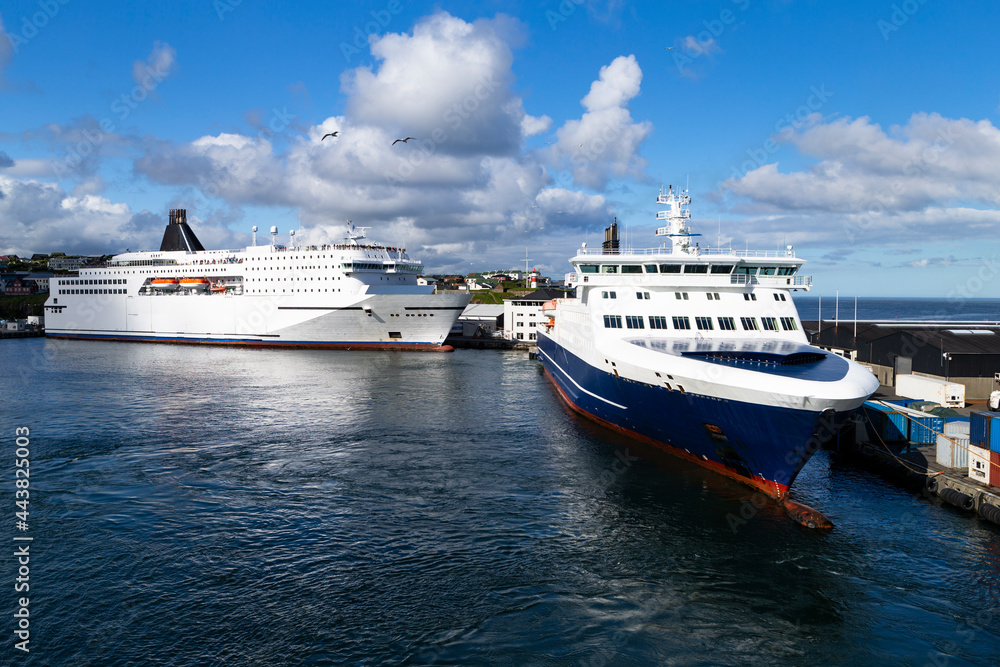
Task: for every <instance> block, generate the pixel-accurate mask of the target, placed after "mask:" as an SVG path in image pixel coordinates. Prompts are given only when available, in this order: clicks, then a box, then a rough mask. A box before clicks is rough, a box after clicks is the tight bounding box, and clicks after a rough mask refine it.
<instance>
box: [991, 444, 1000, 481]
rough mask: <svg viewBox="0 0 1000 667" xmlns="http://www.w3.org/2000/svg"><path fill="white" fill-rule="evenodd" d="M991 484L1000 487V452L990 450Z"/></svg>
mask: <svg viewBox="0 0 1000 667" xmlns="http://www.w3.org/2000/svg"><path fill="white" fill-rule="evenodd" d="M990 462H991V464H992V465H990V486H996V487H1000V452H993V451H991V452H990Z"/></svg>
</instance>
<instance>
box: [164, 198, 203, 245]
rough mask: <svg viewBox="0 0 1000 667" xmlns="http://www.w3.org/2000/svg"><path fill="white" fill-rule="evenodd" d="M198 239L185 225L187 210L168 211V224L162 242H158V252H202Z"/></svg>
mask: <svg viewBox="0 0 1000 667" xmlns="http://www.w3.org/2000/svg"><path fill="white" fill-rule="evenodd" d="M204 249H205V246H203V245H202V244H201V241H199V240H198V237H197V236H195V235H194V232H193V231H191V228H190V227H188V223H187V210H186V209H183V208H172V209H170V222H169V223H168V224H167V229H166V230H165V231H164V232H163V241H161V242H160V252H170V251H175V250H185V251H187V252H194V251H195V250H204Z"/></svg>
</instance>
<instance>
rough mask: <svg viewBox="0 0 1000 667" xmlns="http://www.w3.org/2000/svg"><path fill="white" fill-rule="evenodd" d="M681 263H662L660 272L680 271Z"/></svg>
mask: <svg viewBox="0 0 1000 667" xmlns="http://www.w3.org/2000/svg"><path fill="white" fill-rule="evenodd" d="M680 272H681V265H680V264H660V273H680Z"/></svg>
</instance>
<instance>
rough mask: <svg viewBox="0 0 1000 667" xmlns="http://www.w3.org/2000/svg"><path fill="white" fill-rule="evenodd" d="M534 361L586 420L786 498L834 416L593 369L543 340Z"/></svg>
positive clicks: (540, 337)
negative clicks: (680, 388)
mask: <svg viewBox="0 0 1000 667" xmlns="http://www.w3.org/2000/svg"><path fill="white" fill-rule="evenodd" d="M538 357H539V359H540V360H541V362H542V365H543V366H544V368H545V370H546V372H547V374H548V375H549V377H550V378H551V379H552V381H553V382H554V383H555V385H556V387H557V388H558V389H559V392H560V393H561V394H562V396H563V398H564V399H565V400H566V401H567V402H568V403H569V404H570V406H571V407H572V408H574V409H575V410H576V411H578V412H580V413H582V414H583V415H585V416H587V417H589V418H591V419H593V420H595V421H597V422H599V423H602V424H604V425H606V426H609V427H611V428H613V429H615V430H618V431H621V432H624V433H626V434H628V435H630V436H632V437H636V438H638V439H640V440H643V441H646V442H648V443H650V444H652V445H654V446H656V447H659V448H661V449H665V450H667V451H669V452H670V453H672V454H676V455H678V456H681V457H683V458H686V459H690V460H692V461H694V462H696V463H698V464H700V465H702V466H705V467H707V468H710V469H712V470H715V471H716V472H719V473H721V474H723V475H726V476H728V477H732V478H734V479H737V480H739V481H741V482H744V483H746V484H749V485H751V486H753V487H755V488H758V489H760V490H762V491H764V492H765V493H767V494H768V495H770V496H772V497H775V498H779V499H783V498H784V497H785V496H786V495H787V493H788V488H789V487H790V486H791V484H792V482H793V481H794V480H795V477H796V475H798V473H799V471H800V470H801V469H802V466H804V465H805V463H806V462H807V461H808V460H809V458H810V457H811V456H812V454H813V453H814V452H816V450H818V449H819V447H820V444H821V438H822V437H823V436H826V435H830V434H832V433H833V432H834V430H835V428H836V424H835V423H834V419H835V416H834V414H833V413H826V414H824V413H821V412H810V411H806V410H793V409H790V408H781V407H774V406H767V405H758V404H754V403H746V402H742V401H733V400H725V399H719V398H714V397H711V396H701V395H697V394H692V393H690V392H681V391H677V390H669V389H667V388H666V387H663V386H655V385H649V384H645V383H641V382H635V381H631V380H625V379H623V378H619V377H617V376H615V375H613V374H609V373H606V372H604V371H603V370H600V369H597V368H594V367H593V366H591V365H590V364H588V363H586V362H585V361H583V360H582V359H580V358H579V357H577V356H576V355H574V354H572V353H570V352H569V351H567V350H566V349H565V348H563V347H562V346H560V345H558V344H557V343H556V342H554V341H553V340H552V339H550V338H548V337H547V336H544V335H541V336H539V337H538Z"/></svg>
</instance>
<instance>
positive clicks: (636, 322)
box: [625, 315, 646, 329]
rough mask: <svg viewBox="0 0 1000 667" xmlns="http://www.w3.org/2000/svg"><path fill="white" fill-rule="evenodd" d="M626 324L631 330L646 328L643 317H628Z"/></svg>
mask: <svg viewBox="0 0 1000 667" xmlns="http://www.w3.org/2000/svg"><path fill="white" fill-rule="evenodd" d="M625 324H626V325H627V326H628V328H629V329H645V328H646V326H645V324H643V321H642V316H641V315H626V316H625Z"/></svg>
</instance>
